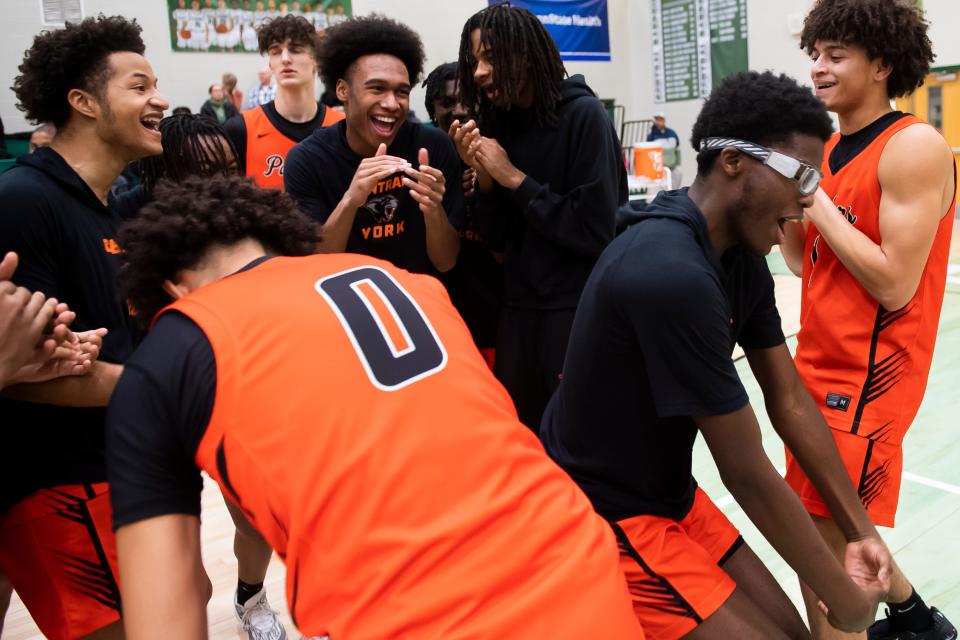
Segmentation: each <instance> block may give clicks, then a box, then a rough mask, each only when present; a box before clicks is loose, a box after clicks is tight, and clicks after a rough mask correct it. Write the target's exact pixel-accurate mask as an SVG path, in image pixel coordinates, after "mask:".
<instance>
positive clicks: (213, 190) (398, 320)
mask: <svg viewBox="0 0 960 640" xmlns="http://www.w3.org/2000/svg"><path fill="white" fill-rule="evenodd" d="M206 202H218V203H220V204H221V206H220V207H216V208H214V207H209V206H205V205H204V203H206ZM240 212H242V215H238V214H240ZM128 224H129V226H128V227H126V228H125V230H124V232H123V233H122V235H121V240H122V242H123V246H124V248H125V251H126V253H125V256H124V257H125V260H126V261H127V263H126V265H125V266H124V268H123V275H122V277H121V281H122V286H123V289H124V292H125V294H126V295H127V297H128V298H129V299H130V300H131V302H132V304H133V306H134V307H135V308H137V309H138V311H139V312H140V313H141V314H142V315H144V316H145V317H153V314H154V313H155V312H157V311H159V310H160V309H162V308H163V307H164V306H165V305H167V304H169V303H170V302H171V301H174V300H176V302H174V304H173V305H172V306H170V307H168V308H167V309H166V310H165V311H164V312H163V313H161V314H160V315H159V317H158V318H157V320H156V322H155V324H154V327H153V329H152V330H151V332H150V334H148V335H147V337H146V338H145V340H144V342H143V344H142V347H141V348H140V349H139V350H138V351H137V353H136V355H135V356H134V358H133V359H132V360H131V361H130V363H129V365H128V367H127V369H126V372H125V374H124V376H123V378H122V379H121V381H120V384H119V386H118V389H117V392H116V393H115V394H114V397H113V400H112V404H111V408H110V418H109V422H110V429H109V449H110V465H109V468H110V473H111V478H110V481H111V486H112V487H113V489H112V495H113V500H114V516H115V523H116V526H117V538H118V543H119V553H120V566H121V569H120V572H121V577H122V580H123V587H124V622H125V624H126V628H127V634H128V637H130V638H132V639H140V638H153V637H160V635H159V634H158V629H157V628H156V627H155V623H154V621H155V620H156V619H157V618H159V619H162V620H165V621H168V623H167V624H166V625H165V626H164V628H163V630H162V631H163V634H164V635H163V637H170V638H178V639H183V640H193V639H195V638H205V637H206V632H207V623H206V620H205V615H204V613H205V597H204V596H205V595H206V594H205V585H204V584H203V580H202V579H198V578H200V576H201V568H200V535H199V528H200V522H199V518H198V516H199V512H200V475H199V470H200V469H203V470H205V471H206V472H207V473H209V474H210V475H211V476H212V477H213V478H214V479H215V480H216V482H217V483H218V484H219V485H220V487H221V489H222V490H223V491H224V494H225V495H228V496H230V499H231V500H232V501H233V502H234V503H235V504H236V505H237V507H238V508H239V509H241V510H242V511H243V512H244V513H245V514H247V517H248V518H249V519H250V522H251V523H252V524H253V525H254V526H255V527H256V528H257V530H259V531H260V532H261V533H262V534H263V536H264V537H265V538H266V539H267V540H268V541H269V542H270V544H271V546H272V547H273V548H274V549H275V550H276V551H277V552H278V554H279V555H280V557H281V558H283V559H284V562H285V564H286V566H287V599H288V603H289V608H290V614H291V617H292V618H293V619H294V621H295V623H296V624H297V626H298V628H299V629H300V631H301V632H302V633H304V634H305V635H306V636H312V637H317V636H324V635H327V636H329V637H331V638H401V637H409V638H441V637H443V638H460V637H475V638H560V637H563V638H579V637H583V638H586V637H595V638H617V639H624V640H629V639H637V638H642V637H643V634H642V631H641V630H640V628H639V626H638V625H637V622H636V619H635V618H634V617H633V615H632V613H631V611H630V603H629V598H628V596H627V591H626V585H625V583H624V581H623V575H622V574H621V573H620V572H619V571H618V569H617V561H616V545H615V541H614V538H613V536H612V534H611V533H610V531H609V528H607V527H606V525H605V524H604V523H603V521H602V520H601V519H599V518H597V517H596V515H595V514H594V513H593V512H592V510H591V508H590V504H589V502H588V501H587V500H586V498H585V497H584V496H583V494H582V493H581V492H580V491H579V490H577V488H576V487H575V486H574V484H573V483H572V482H571V481H570V479H569V478H568V477H567V476H566V475H565V474H564V473H563V472H562V471H561V470H560V469H558V468H557V467H556V466H555V465H553V464H552V463H551V462H550V460H549V459H548V458H547V457H546V456H545V455H544V453H543V450H542V448H541V447H540V445H539V443H538V442H537V441H536V439H535V438H534V437H533V436H532V434H530V433H529V431H527V430H526V429H524V428H523V427H522V426H521V425H520V424H519V423H518V422H517V418H516V413H515V412H514V410H513V407H512V405H511V404H510V399H509V397H508V396H507V394H506V393H505V392H504V391H503V388H502V387H501V386H500V385H499V384H497V382H496V381H495V380H494V378H493V376H492V374H491V373H490V372H489V369H487V367H486V365H485V364H484V362H483V359H482V358H481V357H480V354H479V353H478V352H477V350H476V348H474V347H473V345H472V341H471V338H470V334H469V332H468V331H467V329H466V327H464V325H463V322H462V321H461V320H460V317H459V316H458V315H457V313H456V311H455V310H454V308H453V307H452V306H451V305H450V302H449V299H448V298H447V295H446V293H445V292H444V291H443V288H442V286H441V285H440V283H439V282H437V281H436V280H435V279H433V278H430V277H424V276H420V275H415V274H411V273H408V272H406V271H403V270H400V269H397V268H395V267H393V266H391V265H390V264H389V263H387V262H384V261H381V260H376V259H372V258H369V257H367V256H357V255H345V254H338V255H309V256H308V257H301V258H289V257H272V258H271V257H269V256H271V255H273V256H277V255H279V256H284V255H300V256H303V255H306V254H312V253H313V252H314V248H315V243H316V226H315V224H314V223H313V222H312V221H311V220H310V219H308V218H306V217H305V216H303V215H302V214H300V213H298V212H297V211H296V209H295V206H294V204H293V202H292V201H291V200H289V197H288V196H286V195H285V194H282V193H280V192H277V191H274V190H269V189H258V188H256V187H254V185H252V184H251V183H249V182H247V181H246V180H243V179H240V178H206V179H202V180H201V179H189V180H187V181H186V182H184V183H183V185H180V186H177V185H166V186H164V185H161V186H160V187H158V188H157V198H156V200H154V201H153V203H151V204H149V205H147V207H145V208H144V210H143V211H142V212H141V214H140V216H138V217H137V218H136V219H135V220H133V221H131V222H130V223H128ZM251 297H253V298H255V299H256V300H257V304H255V305H251V304H249V300H250V299H251ZM368 305H369V306H368ZM378 326H379V327H381V329H382V330H381V329H378V328H377V327H378ZM256 345H264V346H265V345H269V349H260V348H259V347H257V346H256ZM157 572H160V573H157ZM157 575H162V576H163V580H157V579H156V576H157Z"/></svg>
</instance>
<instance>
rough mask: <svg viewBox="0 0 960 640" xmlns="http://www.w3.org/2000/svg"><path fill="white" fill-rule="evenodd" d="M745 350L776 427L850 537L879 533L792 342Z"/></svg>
mask: <svg viewBox="0 0 960 640" xmlns="http://www.w3.org/2000/svg"><path fill="white" fill-rule="evenodd" d="M744 352H745V353H746V355H747V360H748V361H749V362H750V368H751V369H752V370H753V373H754V376H756V378H757V381H758V382H759V383H760V388H761V389H762V391H763V399H764V403H765V404H766V408H767V415H769V416H770V421H771V422H772V423H773V428H774V429H775V430H776V432H777V435H779V436H780V438H781V439H782V440H783V442H784V444H785V445H786V446H787V448H788V449H790V452H791V453H792V454H793V456H794V457H795V458H796V459H797V462H799V463H800V467H801V468H802V469H803V470H804V472H805V473H806V474H807V477H809V478H810V481H811V482H812V483H813V485H814V486H815V487H816V488H817V491H818V492H819V493H820V495H821V497H822V498H823V500H824V503H825V504H826V505H827V508H828V509H829V510H830V514H831V516H832V517H833V519H834V521H835V522H836V523H837V525H838V526H839V527H840V530H841V531H843V533H844V535H845V536H846V538H847V540H848V541H851V542H852V541H855V540H861V539H863V538H866V537H868V536H877V531H876V529H875V528H874V526H873V523H872V522H871V520H870V517H869V516H868V515H867V512H866V510H865V509H864V508H863V504H862V503H861V502H860V498H859V496H858V495H857V492H856V490H855V489H854V487H853V484H852V483H851V482H850V476H849V475H847V471H846V468H845V467H844V466H843V462H842V461H841V459H840V453H839V452H838V451H837V446H836V443H835V442H834V441H833V437H831V435H830V430H829V428H828V427H827V423H826V422H825V421H824V419H823V414H821V413H820V410H819V409H818V408H817V405H816V403H815V402H814V401H813V398H812V397H810V393H809V392H808V391H807V388H806V387H805V386H804V384H803V381H802V380H801V379H800V375H799V374H798V373H797V369H796V367H795V366H794V364H793V359H792V358H791V357H790V351H789V350H788V349H787V346H786V345H785V344H781V345H779V346H776V347H772V348H769V349H744Z"/></svg>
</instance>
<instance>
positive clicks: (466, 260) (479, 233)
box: [441, 167, 503, 349]
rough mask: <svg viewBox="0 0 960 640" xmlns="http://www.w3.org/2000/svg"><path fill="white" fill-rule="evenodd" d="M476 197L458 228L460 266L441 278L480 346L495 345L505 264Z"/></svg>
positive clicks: (465, 205)
mask: <svg viewBox="0 0 960 640" xmlns="http://www.w3.org/2000/svg"><path fill="white" fill-rule="evenodd" d="M463 168H465V167H461V169H463ZM474 200H475V198H467V197H464V199H463V223H462V224H461V226H459V227H458V228H457V232H458V233H459V234H460V253H459V254H458V255H457V264H456V266H454V268H453V269H451V270H450V271H448V272H446V273H444V274H442V277H441V280H442V281H443V284H444V286H446V287H447V292H448V293H449V294H450V301H451V302H452V303H453V306H455V307H456V308H457V311H459V312H460V315H461V316H463V321H464V322H466V323H467V327H468V328H469V329H470V334H471V335H472V336H473V341H474V342H475V343H476V344H477V347H478V348H480V349H492V348H493V347H494V346H495V344H496V340H497V320H498V318H499V315H500V304H501V302H502V300H503V265H502V264H501V263H500V262H498V261H497V260H496V258H495V257H494V255H493V252H492V251H491V247H490V242H489V241H488V239H487V237H486V231H485V229H483V228H482V227H481V226H480V225H479V224H478V220H477V216H476V212H475V210H474V204H475V203H474Z"/></svg>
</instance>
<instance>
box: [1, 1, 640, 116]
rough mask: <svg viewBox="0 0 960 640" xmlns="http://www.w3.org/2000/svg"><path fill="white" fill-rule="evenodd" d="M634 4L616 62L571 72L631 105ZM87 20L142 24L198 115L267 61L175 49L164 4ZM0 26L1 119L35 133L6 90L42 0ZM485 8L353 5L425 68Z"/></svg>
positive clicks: (620, 25)
mask: <svg viewBox="0 0 960 640" xmlns="http://www.w3.org/2000/svg"><path fill="white" fill-rule="evenodd" d="M634 2H636V0H610V4H609V19H610V32H611V33H610V37H611V46H612V47H613V56H612V57H613V62H610V63H600V62H571V63H569V64H568V70H569V71H570V73H571V74H572V73H583V74H584V75H586V77H587V81H588V83H590V84H591V86H593V88H594V90H595V91H597V93H598V94H600V96H601V97H604V98H616V100H617V102H618V103H621V104H625V103H629V101H630V99H631V96H632V77H631V74H630V68H631V67H632V66H633V62H632V61H633V60H635V59H636V58H635V56H634V55H633V54H632V50H631V46H632V43H631V34H630V24H629V22H628V20H627V19H626V14H627V7H628V5H632V4H634ZM83 4H84V13H85V15H86V16H91V15H96V14H98V13H103V14H106V15H113V14H122V15H125V16H127V17H130V18H136V19H137V22H139V23H140V25H141V26H142V27H143V37H144V42H145V43H146V46H147V52H146V55H147V59H148V60H149V61H150V63H151V65H153V69H154V73H156V75H157V77H158V78H159V83H160V89H161V91H162V92H163V94H164V96H165V97H166V98H167V99H168V100H169V101H170V104H171V106H174V107H175V106H179V105H186V106H188V107H190V108H191V109H192V110H194V111H196V110H197V109H199V108H200V105H201V104H203V101H204V100H206V99H207V88H208V87H209V86H210V85H211V84H213V83H214V82H218V81H219V80H220V76H221V75H222V74H223V73H224V72H226V71H232V72H233V73H235V74H237V77H238V78H239V80H240V81H239V87H240V88H241V89H242V90H243V91H244V92H246V91H247V90H248V89H249V88H250V87H251V86H253V85H254V84H256V83H257V70H258V69H259V68H260V67H261V65H262V64H263V60H262V58H261V57H260V56H259V55H256V54H246V53H186V52H174V51H171V49H170V33H169V26H168V24H167V3H166V1H165V0H138V1H137V2H130V1H129V0H85V1H84V3H83ZM0 5H2V6H0V11H2V16H3V17H2V24H0V117H2V118H3V123H4V126H5V128H6V130H7V132H14V131H24V130H27V129H30V128H31V125H29V124H28V123H27V122H26V120H25V119H24V117H23V114H22V113H21V112H20V111H18V110H17V109H16V106H15V103H16V98H15V96H14V95H13V91H11V90H10V89H9V87H11V86H12V85H13V79H14V77H15V76H16V75H17V73H18V72H17V66H18V65H19V64H20V62H21V61H22V59H23V52H24V51H25V50H26V49H28V48H29V47H30V43H31V42H32V40H33V36H34V35H35V34H36V33H38V32H39V31H41V29H42V28H43V27H42V26H41V23H40V2H39V0H2V2H0ZM486 5H487V2H486V0H353V8H354V13H356V14H358V15H360V14H366V13H370V12H374V11H376V12H380V13H384V14H386V15H388V16H391V17H395V18H397V19H399V20H401V21H404V22H406V23H407V24H408V25H409V26H411V27H412V28H413V29H415V30H416V31H417V32H418V33H419V34H420V36H421V38H422V39H423V42H424V48H425V50H426V53H427V64H426V71H427V72H429V70H430V69H432V68H433V67H435V66H436V65H438V64H440V63H442V62H450V61H454V60H456V59H457V54H458V52H459V47H460V31H461V29H462V27H463V24H464V23H465V22H466V20H467V18H469V17H470V16H471V15H472V14H473V13H475V12H476V11H479V10H480V9H482V8H483V7H485V6H486ZM423 99H424V94H423V90H422V89H420V88H419V87H417V88H416V90H415V91H414V93H413V95H412V96H411V108H412V109H414V110H415V111H416V113H417V115H418V116H420V117H421V118H425V117H426V115H427V114H426V109H425V108H424V105H423Z"/></svg>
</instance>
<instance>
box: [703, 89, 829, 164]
mask: <svg viewBox="0 0 960 640" xmlns="http://www.w3.org/2000/svg"><path fill="white" fill-rule="evenodd" d="M797 133H799V134H805V135H810V136H814V137H817V138H819V139H821V140H823V141H826V140H828V139H829V138H830V136H831V135H832V134H833V122H832V121H831V120H830V116H829V114H827V110H826V107H824V106H823V103H822V102H821V101H820V100H819V99H818V98H817V97H816V96H815V95H813V92H811V91H810V89H809V87H802V86H800V85H799V84H797V81H796V80H794V79H793V78H791V77H789V76H787V75H783V74H781V75H779V76H778V75H774V74H773V73H771V72H769V71H766V72H764V73H758V72H756V71H744V72H742V73H737V74H734V75H732V76H730V77H728V78H726V79H725V80H724V81H723V82H721V83H720V86H718V87H717V88H716V89H714V90H713V92H712V93H711V94H710V97H709V98H708V99H707V101H706V102H705V103H704V105H703V109H701V110H700V115H699V116H697V121H696V122H695V123H694V125H693V131H692V133H691V136H690V142H691V144H693V148H694V150H696V151H699V149H700V141H701V140H703V139H704V138H712V137H715V136H720V137H725V138H740V139H741V140H748V141H750V142H756V143H757V144H762V145H764V146H770V145H773V144H777V143H782V142H786V141H787V139H788V138H789V137H790V136H792V135H793V134H797ZM719 155H720V151H718V150H710V151H701V152H700V153H698V154H697V175H699V176H706V175H707V174H709V173H710V170H711V169H712V168H713V164H714V161H715V160H716V159H717V156H719Z"/></svg>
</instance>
